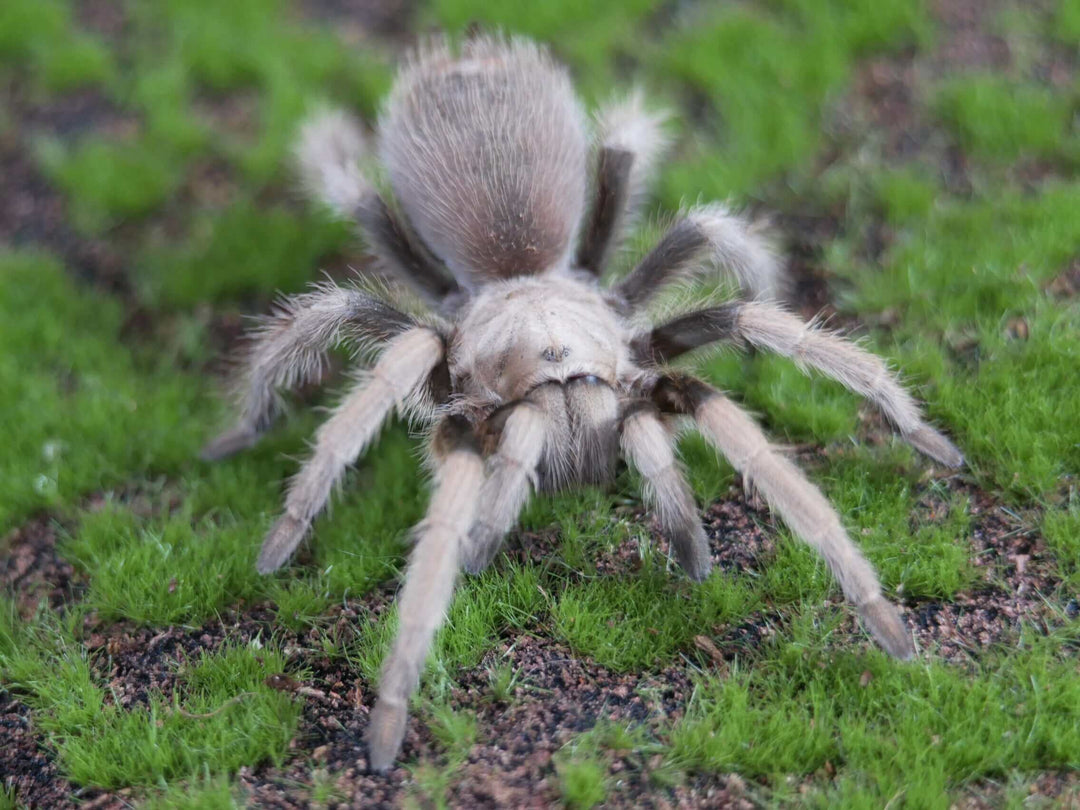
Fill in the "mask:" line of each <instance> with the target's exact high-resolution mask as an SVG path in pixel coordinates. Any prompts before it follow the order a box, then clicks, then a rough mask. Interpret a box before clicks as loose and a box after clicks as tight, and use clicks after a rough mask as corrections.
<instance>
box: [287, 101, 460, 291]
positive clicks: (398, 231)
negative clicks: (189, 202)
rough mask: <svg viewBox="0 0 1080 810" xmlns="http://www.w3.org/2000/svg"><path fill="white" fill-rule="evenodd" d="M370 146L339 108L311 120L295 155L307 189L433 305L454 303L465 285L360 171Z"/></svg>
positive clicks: (302, 129)
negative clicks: (357, 231)
mask: <svg viewBox="0 0 1080 810" xmlns="http://www.w3.org/2000/svg"><path fill="white" fill-rule="evenodd" d="M365 151H366V144H365V143H364V136H363V134H362V133H361V131H360V128H359V127H358V126H357V125H356V123H355V122H354V121H353V120H352V119H351V118H350V117H349V116H348V115H346V114H345V113H343V112H341V111H339V110H327V111H323V112H321V113H319V114H316V115H314V116H312V117H311V118H309V119H308V120H307V121H306V122H305V123H304V124H303V126H302V127H301V128H300V133H299V137H298V139H297V143H296V147H295V153H296V163H297V168H298V170H299V174H300V177H301V180H302V181H303V183H304V186H305V187H306V188H307V190H308V193H309V194H310V195H311V196H312V197H313V198H315V199H317V200H320V201H321V202H323V203H324V204H325V205H326V206H327V207H329V208H330V209H331V210H332V211H333V212H334V213H335V214H337V215H338V216H339V217H341V218H343V219H353V220H355V222H356V223H357V225H359V227H360V230H361V231H362V233H363V235H364V236H365V238H366V239H367V241H368V244H369V246H370V247H371V249H372V251H373V252H374V253H375V254H376V255H377V256H378V257H379V259H381V260H382V262H383V264H384V265H385V267H386V268H387V269H388V270H390V271H391V272H393V273H394V274H395V275H396V276H397V277H399V278H400V279H401V280H403V281H405V282H406V283H408V284H410V285H411V286H412V287H413V289H414V290H415V291H416V292H417V293H419V294H420V295H421V296H422V297H423V298H424V299H425V300H426V301H427V302H428V303H429V304H431V305H432V306H433V307H436V308H438V307H439V306H440V305H442V304H444V303H447V302H448V299H449V303H451V304H453V303H454V302H455V299H457V298H459V297H460V294H461V288H460V287H459V286H458V284H457V282H456V281H455V280H454V279H453V277H452V276H451V275H450V272H449V271H448V270H447V268H446V267H445V265H443V263H442V262H441V261H440V260H439V259H437V258H436V257H435V256H434V255H433V254H432V252H431V251H430V250H429V249H428V248H427V246H426V245H424V244H423V243H422V242H421V240H420V239H419V237H417V236H416V234H415V232H414V231H413V229H412V228H410V227H408V223H407V221H406V220H405V218H404V217H403V216H402V215H401V214H400V213H399V212H397V211H395V210H394V209H393V208H392V207H391V206H390V205H389V204H388V203H387V202H386V200H385V199H383V197H382V195H380V194H379V192H378V191H376V189H375V187H374V186H372V184H371V183H370V182H368V180H367V178H366V177H364V175H363V173H362V172H361V171H360V162H361V160H362V159H363V157H364V153H365Z"/></svg>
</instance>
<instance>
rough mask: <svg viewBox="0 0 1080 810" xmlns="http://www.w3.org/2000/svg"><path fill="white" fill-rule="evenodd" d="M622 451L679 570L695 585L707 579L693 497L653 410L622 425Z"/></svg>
mask: <svg viewBox="0 0 1080 810" xmlns="http://www.w3.org/2000/svg"><path fill="white" fill-rule="evenodd" d="M621 435H622V449H623V454H624V455H625V456H626V458H627V460H628V461H630V463H631V464H633V465H634V467H635V468H636V469H637V471H638V472H639V473H641V477H642V478H643V479H644V484H645V485H644V493H645V500H646V502H647V503H648V504H649V505H650V507H651V508H652V509H654V510H655V511H656V514H657V517H658V518H659V519H660V527H661V529H662V530H663V532H664V534H665V535H667V537H668V539H669V540H670V541H671V547H672V549H673V550H674V551H675V556H676V557H677V558H678V560H679V564H680V565H681V566H682V567H683V570H684V571H686V573H687V575H688V576H689V577H690V578H691V579H693V580H696V581H698V582H700V581H701V580H703V579H705V577H707V576H708V575H709V570H710V569H711V568H712V560H711V559H710V557H709V543H708V540H707V539H706V537H705V531H704V529H702V527H701V518H700V517H699V515H698V510H697V506H696V504H695V503H694V496H693V493H692V492H691V491H690V487H689V486H688V485H687V483H686V478H685V477H684V476H683V474H682V472H681V471H680V470H679V465H678V463H677V461H676V459H675V441H674V439H673V438H672V436H671V434H670V433H669V432H668V430H667V428H666V427H665V426H664V423H663V422H662V421H661V420H660V417H659V415H658V413H657V411H656V409H655V408H653V407H652V406H649V407H644V408H639V409H637V410H634V411H633V412H631V413H629V414H628V415H627V416H626V417H625V418H624V419H623V422H622V434H621Z"/></svg>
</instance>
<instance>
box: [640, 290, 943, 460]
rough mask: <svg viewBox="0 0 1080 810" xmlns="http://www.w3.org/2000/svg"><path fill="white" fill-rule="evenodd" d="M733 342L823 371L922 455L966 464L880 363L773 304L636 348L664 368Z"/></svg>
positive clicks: (675, 325) (706, 317)
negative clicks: (710, 346) (684, 356)
mask: <svg viewBox="0 0 1080 810" xmlns="http://www.w3.org/2000/svg"><path fill="white" fill-rule="evenodd" d="M732 339H739V340H744V341H746V343H748V344H750V345H751V346H754V347H756V348H760V349H766V350H768V351H772V352H775V353H777V354H780V355H782V356H784V357H790V358H791V359H793V360H794V361H795V362H796V363H797V364H798V365H799V367H800V368H802V369H804V370H805V369H816V370H817V371H820V372H821V373H822V374H824V375H826V376H827V377H831V378H832V379H834V380H836V381H838V382H840V383H841V384H842V385H844V386H846V387H847V388H849V389H851V390H852V391H855V392H856V393H859V394H861V395H862V396H864V397H866V398H867V399H869V400H870V401H871V402H872V403H873V404H874V405H875V406H877V407H878V408H879V409H880V410H881V412H882V413H884V414H885V416H886V418H888V420H889V421H890V422H891V423H892V424H893V425H894V426H895V428H896V430H897V432H899V434H900V435H901V436H902V437H903V438H904V440H905V441H907V442H908V443H909V444H911V445H912V446H913V447H914V448H915V449H916V450H918V451H920V452H921V453H924V454H926V455H927V456H930V458H932V459H935V460H936V461H939V462H940V463H942V464H944V465H946V466H949V467H959V466H960V465H961V464H963V462H964V457H963V455H962V454H961V453H960V451H959V450H958V449H957V448H956V447H955V446H954V445H953V443H952V442H950V441H949V440H948V439H947V438H945V437H944V436H943V435H942V434H941V433H939V432H938V431H936V430H935V429H934V428H932V427H931V426H930V425H929V424H927V423H926V421H925V420H924V419H923V415H922V411H921V409H920V408H919V406H918V404H917V403H916V402H915V400H914V398H913V397H912V396H911V394H909V393H908V392H907V390H906V389H905V388H904V387H903V386H902V385H901V384H900V382H899V381H898V380H897V379H896V377H895V375H893V374H892V373H891V372H890V371H889V369H888V367H887V366H886V365H885V363H884V362H883V361H882V360H881V359H880V358H879V357H877V356H876V355H874V354H871V353H870V352H868V351H865V350H864V349H862V348H860V347H859V346H858V345H857V344H855V343H853V342H852V341H850V340H847V339H845V338H842V337H840V336H838V335H835V334H831V333H830V332H826V331H824V330H822V329H819V328H817V327H815V326H814V325H813V324H810V323H807V322H806V321H804V320H802V318H799V317H797V316H795V315H792V314H791V313H789V312H787V311H785V310H784V309H782V308H780V307H778V306H775V305H773V304H769V303H765V302H762V301H748V302H745V303H739V302H734V303H730V304H725V305H723V306H720V307H715V308H713V309H706V310H701V311H699V312H691V313H690V314H688V315H683V316H682V317H680V318H676V319H675V320H673V321H670V322H668V323H665V324H662V325H661V326H658V327H656V328H655V329H653V330H652V332H651V333H649V335H648V336H647V337H646V338H644V339H642V340H639V341H637V342H635V345H634V350H635V353H636V354H637V355H638V359H639V360H642V361H644V362H648V363H657V364H659V363H666V362H668V361H670V360H672V359H674V358H675V357H678V356H679V355H681V354H683V353H684V352H688V351H691V350H693V349H696V348H698V347H700V346H703V345H706V344H708V343H711V342H713V341H718V340H732Z"/></svg>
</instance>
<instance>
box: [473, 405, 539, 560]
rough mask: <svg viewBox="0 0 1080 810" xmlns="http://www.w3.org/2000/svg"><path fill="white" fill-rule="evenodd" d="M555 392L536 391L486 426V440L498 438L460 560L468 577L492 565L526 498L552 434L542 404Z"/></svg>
mask: <svg viewBox="0 0 1080 810" xmlns="http://www.w3.org/2000/svg"><path fill="white" fill-rule="evenodd" d="M555 388H556V386H553V385H542V386H540V387H539V388H537V389H536V390H534V391H533V392H531V393H530V394H529V395H528V397H526V398H525V399H522V400H519V401H517V402H514V403H512V404H510V405H507V406H504V407H503V408H502V409H500V410H498V411H496V412H495V413H494V414H492V416H491V417H489V419H488V421H487V423H486V424H485V426H484V429H485V431H486V432H487V433H488V434H489V435H492V436H498V444H497V446H496V448H495V450H494V452H493V453H492V454H491V456H490V457H489V458H488V460H487V478H486V479H485V480H484V486H483V489H482V490H481V493H480V503H481V508H480V510H479V511H478V513H477V516H476V521H475V523H474V524H473V526H472V530H471V531H470V532H469V538H468V543H467V544H466V547H465V549H464V553H463V556H462V564H463V565H464V567H465V570H466V571H468V572H469V573H472V574H476V573H479V572H481V571H483V570H484V569H485V568H487V567H488V565H490V564H491V560H492V558H493V557H494V556H495V552H496V551H498V550H499V545H500V544H501V543H502V541H503V538H504V537H505V536H506V533H507V532H508V531H510V529H512V528H513V526H514V524H515V523H516V522H517V519H518V515H519V514H520V513H521V509H522V507H524V506H525V502H526V501H527V500H528V499H529V493H530V492H531V491H532V489H533V486H534V485H535V482H536V479H537V467H538V466H539V464H540V460H541V458H542V457H543V453H544V447H545V445H546V444H547V442H548V440H549V436H550V435H551V432H552V420H551V418H550V417H549V416H548V414H547V412H546V411H545V409H544V407H543V404H542V403H543V401H544V397H546V396H549V395H551V394H552V393H553V391H554V389H555Z"/></svg>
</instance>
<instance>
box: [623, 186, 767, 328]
mask: <svg viewBox="0 0 1080 810" xmlns="http://www.w3.org/2000/svg"><path fill="white" fill-rule="evenodd" d="M710 264H711V265H715V266H717V267H719V268H720V269H722V270H723V271H725V272H726V273H728V274H729V275H730V276H731V277H732V278H733V279H734V280H735V281H737V282H738V284H739V286H740V287H742V288H743V289H744V290H747V291H748V292H750V293H751V294H753V295H755V296H760V297H776V296H778V295H779V294H780V293H781V292H782V279H781V266H780V262H779V260H778V259H777V256H776V254H775V253H774V252H773V249H772V247H771V245H770V244H769V243H768V241H766V240H765V239H764V238H763V236H762V233H761V229H760V227H759V226H758V225H756V224H755V223H753V222H751V221H750V220H747V219H746V218H744V217H742V216H740V215H738V214H736V213H734V212H732V211H731V210H730V209H729V208H727V207H726V206H724V205H721V204H720V203H713V204H711V205H705V206H698V207H696V208H691V209H690V210H689V211H687V212H686V213H685V214H684V215H683V216H681V217H680V218H679V219H677V220H676V221H675V223H674V224H673V225H672V226H671V228H669V229H668V231H667V233H666V234H664V236H663V237H662V238H661V239H660V241H659V242H657V243H656V245H655V246H654V247H653V249H652V250H651V251H649V252H648V253H647V254H646V256H645V258H643V259H642V260H641V261H640V262H639V263H638V265H637V266H636V267H635V268H634V269H633V270H632V271H631V272H630V273H629V275H627V276H626V278H624V279H623V280H622V281H620V282H619V283H618V284H616V285H615V288H614V289H615V292H616V293H617V294H618V295H619V296H620V297H621V298H622V299H623V301H625V303H626V305H627V307H628V308H629V309H631V310H635V309H640V308H641V307H643V306H644V305H645V304H647V303H648V302H649V301H650V300H651V299H652V298H653V297H654V296H656V295H657V293H659V292H660V291H661V290H662V289H664V288H665V287H667V286H668V285H670V284H673V283H675V282H678V281H681V280H685V279H687V278H689V277H693V276H694V275H700V273H701V267H702V266H703V265H710Z"/></svg>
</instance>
